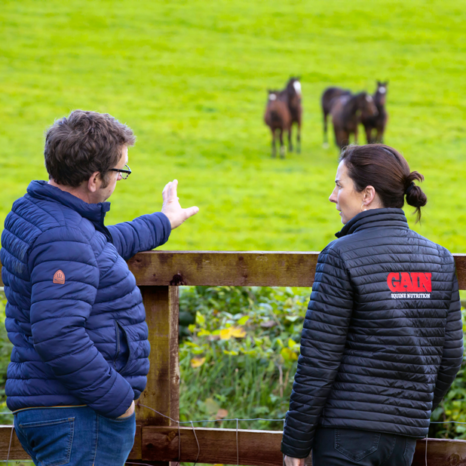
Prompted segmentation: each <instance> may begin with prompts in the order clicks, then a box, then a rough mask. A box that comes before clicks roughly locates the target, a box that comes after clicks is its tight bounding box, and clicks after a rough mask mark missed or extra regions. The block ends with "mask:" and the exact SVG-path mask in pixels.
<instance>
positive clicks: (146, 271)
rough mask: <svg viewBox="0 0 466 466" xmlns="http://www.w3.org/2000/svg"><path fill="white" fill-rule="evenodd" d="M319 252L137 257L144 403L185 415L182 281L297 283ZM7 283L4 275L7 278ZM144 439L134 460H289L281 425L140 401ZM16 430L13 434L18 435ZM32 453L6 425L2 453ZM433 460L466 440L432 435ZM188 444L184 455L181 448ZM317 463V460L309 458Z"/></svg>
mask: <svg viewBox="0 0 466 466" xmlns="http://www.w3.org/2000/svg"><path fill="white" fill-rule="evenodd" d="M317 257H318V253H315V252H310V253H299V252H298V253H295V252H173V251H168V252H164V251H160V252H158V251H157V252H154V251H152V252H146V253H141V254H137V255H136V256H134V257H133V258H132V259H131V260H130V261H129V266H130V269H131V271H132V272H133V273H134V275H135V277H136V281H137V284H138V285H139V287H140V288H141V291H142V296H143V299H144V304H145V308H146V314H147V324H148V326H149V339H150V343H151V347H152V351H151V355H150V364H151V370H150V373H149V376H148V380H147V388H146V390H145V391H144V393H143V394H142V395H141V398H140V403H141V404H143V405H146V406H150V407H152V408H154V409H155V410H157V411H159V412H160V413H162V414H164V415H165V416H169V417H171V418H172V419H178V418H179V417H178V416H179V389H178V387H179V380H180V374H179V367H178V310H179V301H178V296H179V295H178V290H179V288H178V287H179V286H181V285H206V286H220V285H231V286H296V287H310V286H312V283H313V281H314V273H315V267H316V263H317ZM455 261H456V267H457V271H458V281H459V284H460V289H462V290H466V255H464V254H461V255H460V254H457V255H455ZM0 284H1V282H0ZM136 419H137V430H136V439H135V443H134V447H133V450H132V452H131V455H130V458H129V461H131V462H132V463H137V462H141V463H144V464H153V465H157V466H168V462H172V461H177V460H178V459H181V461H185V462H194V461H196V459H197V456H198V444H197V442H199V445H200V456H199V458H198V462H200V463H224V464H237V460H238V457H239V464H240V465H251V466H281V465H282V455H281V453H280V442H281V436H282V434H281V432H271V431H254V430H239V431H238V432H237V431H236V430H230V429H206V428H196V429H195V433H196V436H195V435H194V432H193V428H191V427H182V428H178V427H177V426H176V423H173V422H170V421H169V420H168V419H167V418H165V417H162V416H160V415H158V414H156V413H155V412H153V411H151V410H148V409H146V408H142V407H140V406H138V407H137V408H136ZM11 434H13V435H12V436H11ZM10 436H11V439H12V442H11V449H10V454H9V458H10V459H12V460H13V459H27V458H28V456H27V454H26V453H25V452H24V450H23V449H22V448H21V445H20V443H19V441H18V439H17V437H16V435H15V434H14V432H13V433H12V428H11V427H9V426H1V427H0V460H5V459H6V458H7V454H8V450H9V446H10ZM427 445H428V450H427V460H428V465H429V466H440V465H441V466H444V465H445V466H447V465H448V466H456V465H458V466H459V465H464V464H466V441H461V440H441V439H429V440H428V443H427ZM179 446H181V458H178V456H179ZM425 447H426V441H425V440H419V441H418V444H417V448H416V453H415V456H414V462H413V465H415V466H421V465H424V464H425ZM307 464H310V460H307Z"/></svg>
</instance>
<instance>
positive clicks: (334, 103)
mask: <svg viewBox="0 0 466 466" xmlns="http://www.w3.org/2000/svg"><path fill="white" fill-rule="evenodd" d="M321 103H322V111H323V114H324V146H325V144H326V143H327V115H328V114H329V113H330V114H331V115H332V122H333V129H334V132H335V144H336V145H337V146H338V147H339V148H340V149H343V148H344V147H346V146H347V145H348V144H349V139H350V136H351V134H354V142H355V144H357V143H358V124H359V122H360V114H364V115H370V116H375V115H377V107H376V106H375V103H374V99H373V97H372V96H371V95H369V94H368V93H367V92H359V93H358V94H352V93H351V92H350V91H348V90H345V89H340V88H336V87H330V88H328V89H326V90H325V91H324V93H323V94H322V98H321Z"/></svg>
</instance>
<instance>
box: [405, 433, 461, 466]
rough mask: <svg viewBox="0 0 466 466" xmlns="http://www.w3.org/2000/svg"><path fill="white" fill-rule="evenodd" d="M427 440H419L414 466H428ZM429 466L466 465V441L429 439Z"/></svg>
mask: <svg viewBox="0 0 466 466" xmlns="http://www.w3.org/2000/svg"><path fill="white" fill-rule="evenodd" d="M425 452H426V440H425V439H424V440H418V441H417V445H416V452H415V453H414V458H413V463H412V466H426V459H425ZM427 464H428V465H429V466H463V465H465V464H466V441H464V440H449V439H427Z"/></svg>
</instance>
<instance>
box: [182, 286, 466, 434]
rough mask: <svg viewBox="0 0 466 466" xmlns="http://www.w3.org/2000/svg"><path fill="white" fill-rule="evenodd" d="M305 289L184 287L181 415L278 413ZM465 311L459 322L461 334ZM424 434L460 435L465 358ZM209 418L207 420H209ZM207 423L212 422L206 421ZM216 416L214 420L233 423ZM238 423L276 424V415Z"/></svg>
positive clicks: (465, 413)
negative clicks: (186, 318)
mask: <svg viewBox="0 0 466 466" xmlns="http://www.w3.org/2000/svg"><path fill="white" fill-rule="evenodd" d="M308 299H309V290H304V289H302V288H297V289H295V290H292V289H290V288H286V289H280V288H254V287H253V288H235V287H220V288H204V287H194V288H184V289H182V294H181V298H180V312H184V313H186V314H188V313H191V316H192V317H191V321H194V320H195V324H191V325H189V326H187V327H186V329H185V332H184V335H188V337H184V338H182V340H181V342H180V366H181V379H182V382H181V387H180V414H181V420H182V421H186V420H191V419H196V420H199V419H211V420H215V419H216V418H222V417H227V418H256V417H265V418H273V419H280V418H283V417H284V416H285V414H286V411H287V409H288V403H289V397H290V393H291V387H292V381H293V377H294V373H295V371H296V361H297V356H298V354H299V342H300V335H301V330H302V324H303V318H304V314H305V311H306V308H307V301H308ZM465 322H466V311H463V325H464V331H465V333H466V323H465ZM432 420H433V421H436V422H442V423H441V424H432V425H431V428H430V432H429V436H430V437H442V438H466V424H464V425H462V424H455V423H453V422H452V421H456V422H465V423H466V363H463V367H462V370H461V371H460V372H459V374H458V377H457V378H456V380H455V382H454V383H453V385H452V387H451V389H450V391H449V392H448V393H447V395H446V396H445V398H444V400H443V401H442V403H441V405H440V406H439V407H438V408H437V409H436V410H435V411H434V412H433V414H432ZM213 424H214V423H213ZM209 425H211V424H209ZM234 425H235V423H234V422H233V423H232V422H222V423H220V422H216V423H215V426H216V427H234ZM241 427H242V428H249V429H253V428H258V429H272V430H279V429H281V427H282V425H281V424H280V423H279V422H267V421H256V422H244V423H242V424H241Z"/></svg>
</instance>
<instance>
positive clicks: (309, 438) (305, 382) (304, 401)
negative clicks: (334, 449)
mask: <svg viewBox="0 0 466 466" xmlns="http://www.w3.org/2000/svg"><path fill="white" fill-rule="evenodd" d="M352 309H353V289H352V286H351V283H350V280H349V277H348V273H347V271H346V269H345V267H344V264H343V260H342V259H341V257H340V255H339V253H338V251H335V250H334V249H333V248H332V244H330V245H329V246H327V248H326V249H324V251H322V253H321V254H320V255H319V260H318V263H317V268H316V275H315V281H314V285H313V287H312V294H311V300H310V302H309V306H308V311H307V313H306V318H305V320H304V326H303V331H302V336H301V354H300V356H299V359H298V369H297V371H296V375H295V378H294V383H293V390H292V393H291V399H290V408H289V411H288V413H287V415H286V420H285V428H284V431H283V440H282V447H281V450H282V452H283V453H284V454H285V455H287V456H290V457H293V458H306V457H307V456H308V455H309V453H310V451H311V449H312V445H313V441H314V433H315V430H316V427H317V425H318V423H319V418H320V416H321V414H322V410H323V407H324V405H325V402H326V399H327V397H328V394H329V392H330V389H331V386H332V383H333V381H334V379H335V377H336V374H337V372H338V368H339V366H340V362H341V358H342V356H343V351H344V348H345V343H346V338H347V333H348V327H349V323H350V318H351V313H352Z"/></svg>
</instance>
